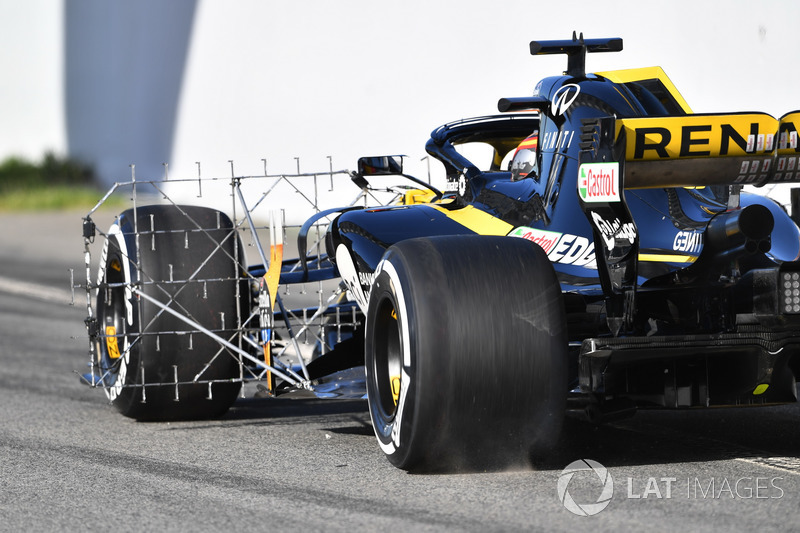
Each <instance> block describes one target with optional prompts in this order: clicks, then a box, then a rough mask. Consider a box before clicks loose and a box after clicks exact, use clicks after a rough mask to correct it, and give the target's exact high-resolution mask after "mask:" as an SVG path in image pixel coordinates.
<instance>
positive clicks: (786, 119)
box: [589, 111, 800, 189]
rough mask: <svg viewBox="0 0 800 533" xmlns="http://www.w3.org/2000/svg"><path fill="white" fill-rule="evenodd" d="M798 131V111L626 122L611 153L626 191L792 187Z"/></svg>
mask: <svg viewBox="0 0 800 533" xmlns="http://www.w3.org/2000/svg"><path fill="white" fill-rule="evenodd" d="M799 126H800V111H793V112H791V113H787V114H786V115H784V116H783V117H781V118H780V119H775V118H773V117H772V116H770V115H767V114H765V113H736V114H697V115H682V116H674V117H643V118H625V119H619V120H616V121H615V124H614V145H615V150H614V152H615V153H616V154H617V156H618V157H619V156H620V155H621V156H623V157H624V160H625V175H624V187H625V188H626V189H644V188H662V187H702V186H708V185H731V184H740V185H764V184H767V183H797V182H800V167H799V166H798V158H800V145H799V144H798V127H799ZM589 130H594V128H592V127H591V126H590V127H589Z"/></svg>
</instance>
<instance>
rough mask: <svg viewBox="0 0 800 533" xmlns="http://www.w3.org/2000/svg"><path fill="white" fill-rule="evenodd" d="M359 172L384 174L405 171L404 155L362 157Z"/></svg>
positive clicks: (363, 174)
mask: <svg viewBox="0 0 800 533" xmlns="http://www.w3.org/2000/svg"><path fill="white" fill-rule="evenodd" d="M358 173H359V174H361V175H362V176H383V175H388V174H402V173H403V156H402V155H385V156H378V157H362V158H359V160H358Z"/></svg>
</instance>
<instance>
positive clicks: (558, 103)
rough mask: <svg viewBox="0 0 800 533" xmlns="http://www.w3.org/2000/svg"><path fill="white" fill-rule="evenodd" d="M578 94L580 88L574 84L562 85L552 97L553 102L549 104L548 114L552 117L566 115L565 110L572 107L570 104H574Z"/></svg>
mask: <svg viewBox="0 0 800 533" xmlns="http://www.w3.org/2000/svg"><path fill="white" fill-rule="evenodd" d="M580 92H581V88H580V87H578V86H577V85H575V84H574V83H570V84H567V85H564V86H563V87H561V88H560V89H559V90H557V91H556V94H554V95H553V100H552V102H551V104H550V112H551V113H552V114H553V115H563V114H564V113H566V111H567V108H569V106H571V105H572V102H574V101H575V99H576V98H577V97H578V95H579V94H580Z"/></svg>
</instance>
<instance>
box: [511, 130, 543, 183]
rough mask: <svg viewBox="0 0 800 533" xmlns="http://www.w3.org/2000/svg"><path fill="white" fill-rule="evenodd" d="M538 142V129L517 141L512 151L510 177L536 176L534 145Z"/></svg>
mask: <svg viewBox="0 0 800 533" xmlns="http://www.w3.org/2000/svg"><path fill="white" fill-rule="evenodd" d="M538 144H539V131H538V130H537V131H534V132H533V133H532V134H531V135H528V136H527V137H526V138H525V140H524V141H522V142H521V143H519V146H517V150H516V151H515V152H514V157H513V158H512V159H511V164H510V170H511V179H512V180H513V181H519V180H521V179H525V178H527V177H528V176H530V177H536V175H537V164H536V147H537V146H538Z"/></svg>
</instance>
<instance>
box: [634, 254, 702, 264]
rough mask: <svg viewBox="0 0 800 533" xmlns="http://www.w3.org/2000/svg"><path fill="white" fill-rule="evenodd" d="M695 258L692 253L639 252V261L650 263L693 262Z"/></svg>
mask: <svg viewBox="0 0 800 533" xmlns="http://www.w3.org/2000/svg"><path fill="white" fill-rule="evenodd" d="M696 260H697V258H696V257H695V256H693V255H678V254H674V255H673V254H639V261H647V262H652V263H694V262H695V261H696Z"/></svg>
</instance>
